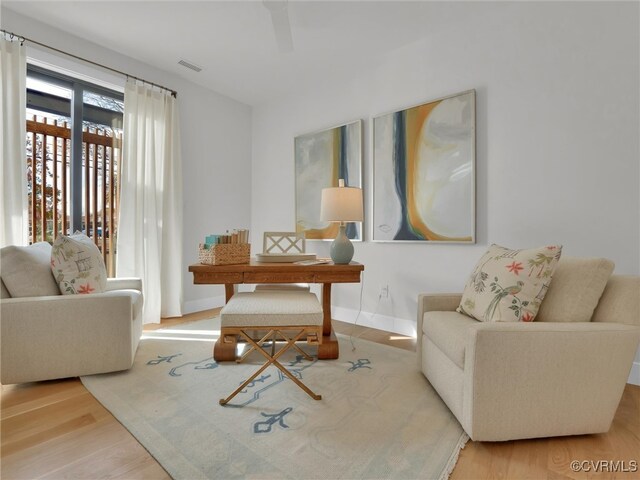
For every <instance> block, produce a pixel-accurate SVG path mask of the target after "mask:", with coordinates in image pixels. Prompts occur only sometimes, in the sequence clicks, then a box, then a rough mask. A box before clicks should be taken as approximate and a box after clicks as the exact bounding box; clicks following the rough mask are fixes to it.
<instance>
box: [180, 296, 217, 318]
mask: <svg viewBox="0 0 640 480" xmlns="http://www.w3.org/2000/svg"><path fill="white" fill-rule="evenodd" d="M223 306H224V295H219V296H217V297H209V298H202V299H200V300H191V301H190V302H184V303H183V304H182V314H183V315H187V314H189V313H195V312H202V311H203V310H211V309H212V308H218V307H223Z"/></svg>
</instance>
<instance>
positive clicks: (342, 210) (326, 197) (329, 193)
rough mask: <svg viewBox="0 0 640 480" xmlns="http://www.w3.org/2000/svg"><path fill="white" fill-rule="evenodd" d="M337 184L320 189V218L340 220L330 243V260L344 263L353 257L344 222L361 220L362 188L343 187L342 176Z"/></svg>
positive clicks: (329, 220) (332, 220)
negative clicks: (336, 232)
mask: <svg viewBox="0 0 640 480" xmlns="http://www.w3.org/2000/svg"><path fill="white" fill-rule="evenodd" d="M338 185H339V186H338V187H331V188H323V189H322V198H321V201H320V220H324V221H326V222H340V227H339V229H338V235H337V236H336V238H335V240H334V241H333V243H332V244H331V260H333V263H336V264H345V263H349V262H350V261H351V259H352V258H353V244H352V243H351V240H349V237H347V233H346V228H347V227H346V225H345V223H346V222H361V221H362V190H361V189H360V188H355V187H345V186H344V179H342V178H341V179H340V180H339V181H338Z"/></svg>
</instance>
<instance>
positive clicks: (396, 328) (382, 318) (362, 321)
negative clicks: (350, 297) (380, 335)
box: [331, 307, 416, 338]
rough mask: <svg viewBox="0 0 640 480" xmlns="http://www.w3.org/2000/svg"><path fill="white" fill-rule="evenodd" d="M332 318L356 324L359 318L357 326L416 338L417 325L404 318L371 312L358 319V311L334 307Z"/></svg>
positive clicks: (362, 313) (361, 313)
mask: <svg viewBox="0 0 640 480" xmlns="http://www.w3.org/2000/svg"><path fill="white" fill-rule="evenodd" d="M331 317H332V318H335V319H336V320H340V321H341V322H346V323H356V318H357V324H358V325H360V326H363V327H370V328H376V329H378V330H384V331H385V332H391V333H397V334H400V335H405V336H407V337H413V338H416V323H415V322H412V321H410V320H406V319H404V318H396V317H390V316H387V315H380V314H377V313H376V314H375V315H374V314H373V313H370V312H360V316H359V317H358V310H353V309H351V308H344V307H332V308H331Z"/></svg>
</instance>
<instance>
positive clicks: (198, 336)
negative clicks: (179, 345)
mask: <svg viewBox="0 0 640 480" xmlns="http://www.w3.org/2000/svg"><path fill="white" fill-rule="evenodd" d="M219 336H220V330H186V329H178V328H167V329H163V330H150V331H147V332H143V333H142V337H140V338H141V339H142V340H148V339H153V340H179V341H188V342H213V341H215V340H217V339H218V337H219Z"/></svg>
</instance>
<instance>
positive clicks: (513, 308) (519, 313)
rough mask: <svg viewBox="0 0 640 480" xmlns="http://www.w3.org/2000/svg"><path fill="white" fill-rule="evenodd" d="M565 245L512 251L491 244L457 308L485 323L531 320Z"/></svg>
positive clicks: (466, 286)
mask: <svg viewBox="0 0 640 480" xmlns="http://www.w3.org/2000/svg"><path fill="white" fill-rule="evenodd" d="M561 253H562V245H552V246H548V247H541V248H532V249H528V250H510V249H508V248H504V247H500V246H498V245H491V247H489V250H488V251H487V253H485V254H484V255H483V256H482V258H481V259H480V261H479V262H478V264H477V265H476V267H475V268H474V270H473V272H472V273H471V276H470V277H469V281H468V282H467V284H466V285H465V288H464V293H463V295H462V300H461V301H460V306H459V307H458V309H457V311H458V312H460V313H463V314H465V315H468V316H470V317H473V318H475V319H476V320H480V321H481V322H519V321H521V322H531V321H533V319H534V318H535V317H536V315H537V313H538V309H539V308H540V304H541V303H542V299H543V298H544V296H545V294H546V293H547V289H548V288H549V284H550V283H551V278H552V276H553V272H554V271H555V268H556V265H557V264H558V260H560V255H561Z"/></svg>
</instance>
